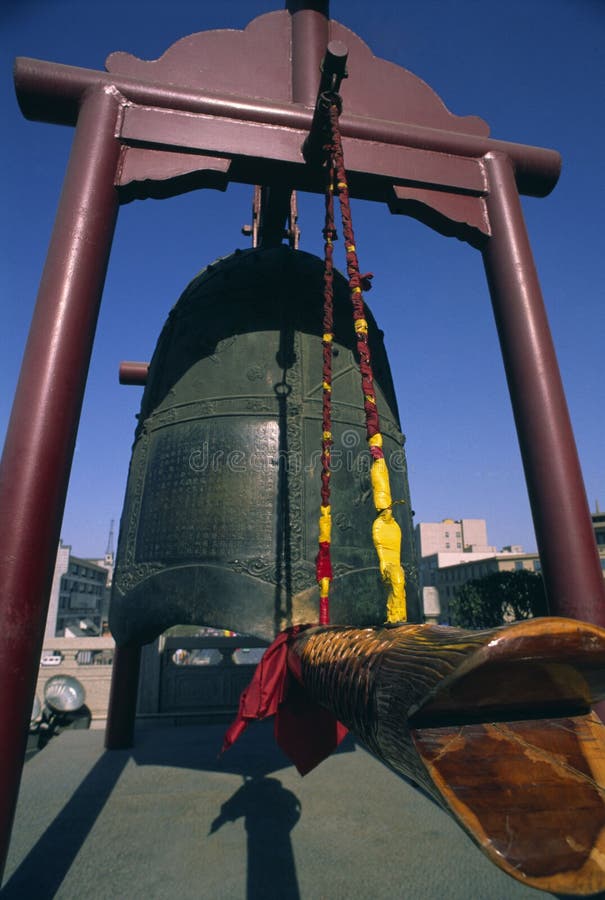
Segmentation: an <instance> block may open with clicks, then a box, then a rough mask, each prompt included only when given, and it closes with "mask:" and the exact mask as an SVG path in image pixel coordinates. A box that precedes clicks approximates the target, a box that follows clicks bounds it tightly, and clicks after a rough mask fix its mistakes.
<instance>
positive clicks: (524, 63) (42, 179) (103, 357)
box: [0, 0, 605, 556]
mask: <svg viewBox="0 0 605 900" xmlns="http://www.w3.org/2000/svg"><path fill="white" fill-rule="evenodd" d="M280 8H281V3H280V2H279V0H273V2H271V0H266V2H261V0H249V2H243V0H223V2H221V3H212V4H211V3H209V2H205V3H204V2H202V3H200V2H181V0H173V2H171V3H159V2H145V3H143V2H139V0H131V2H129V3H118V2H114V0H109V2H108V0H106V2H104V3H81V2H74V0H38V2H37V0H4V2H3V3H2V6H1V7H0V53H1V58H0V64H1V78H0V104H1V114H2V122H3V126H4V127H3V133H4V135H5V137H4V140H3V143H2V147H1V149H0V153H1V159H2V168H3V171H4V173H5V184H4V185H3V195H4V200H5V205H4V214H3V216H2V224H1V228H2V231H1V234H0V248H1V249H0V266H1V277H2V294H1V296H2V304H1V308H0V379H1V381H0V383H1V384H2V391H1V392H0V433H1V434H2V435H4V432H5V429H6V425H7V422H8V416H9V413H10V406H11V402H12V395H13V392H14V388H15V385H16V380H17V376H18V371H19V366H20V361H21V355H22V352H23V347H24V344H25V340H26V336H27V330H28V327H29V321H30V318H31V313H32V309H33V304H34V301H35V296H36V292H37V286H38V282H39V278H40V273H41V270H42V266H43V264H44V259H45V254H46V248H47V244H48V240H49V236H50V232H51V228H52V223H53V219H54V214H55V210H56V204H57V200H58V196H59V192H60V189H61V183H62V178H63V174H64V169H65V165H66V162H67V157H68V154H69V148H70V145H71V140H72V136H73V131H72V129H68V128H63V127H60V126H54V125H44V124H40V123H32V122H27V121H26V120H25V119H23V117H22V116H21V114H20V112H19V109H18V107H17V103H16V100H15V96H14V89H13V84H12V73H11V68H12V62H13V59H14V57H15V56H17V55H20V56H31V57H36V58H39V59H47V60H52V61H57V62H63V63H66V64H70V65H76V66H85V67H88V68H92V69H102V68H103V67H104V60H105V58H106V56H107V55H108V54H109V53H110V52H112V51H114V50H127V51H129V52H131V53H134V54H135V55H137V56H140V57H141V58H144V59H154V58H157V57H158V56H160V55H161V54H162V53H163V51H164V50H165V49H167V48H168V47H169V46H170V45H171V44H172V43H173V42H174V41H175V40H177V39H178V38H180V37H183V36H184V35H186V34H191V33H193V32H196V31H204V30H207V29H212V28H223V27H225V28H243V27H244V26H245V25H246V24H247V23H248V21H250V20H251V19H252V18H254V17H255V16H257V15H261V14H262V13H265V12H269V11H271V10H273V9H280ZM330 11H331V16H332V18H334V19H337V20H338V21H340V22H342V23H343V24H345V25H347V27H349V28H351V29H352V30H353V31H355V32H356V33H357V34H359V35H360V36H361V37H363V38H364V40H365V41H366V43H368V44H369V46H370V47H371V49H372V50H373V52H374V54H375V55H376V56H380V57H383V58H385V59H389V60H391V61H392V62H395V63H397V64H398V65H401V66H404V67H405V68H407V69H409V70H410V71H412V72H414V73H415V74H416V75H418V76H420V77H421V78H423V79H424V80H425V81H426V82H427V83H428V84H430V85H431V87H432V88H433V89H434V90H435V91H436V92H437V93H438V94H439V95H440V96H441V98H442V99H443V100H444V102H445V104H446V105H447V106H448V108H449V109H450V110H451V111H452V112H455V113H457V114H459V115H467V114H474V115H479V116H481V117H482V118H484V119H485V120H486V121H487V122H488V123H489V125H490V127H491V133H492V135H493V136H494V137H497V138H501V139H504V140H511V141H518V142H521V143H527V144H535V145H538V146H544V147H553V148H555V149H557V150H559V151H560V152H561V154H562V156H563V172H562V175H561V179H560V181H559V184H558V185H557V187H556V188H555V190H554V191H553V193H552V194H551V195H550V196H549V197H547V198H545V199H541V200H537V199H533V198H524V199H523V205H524V210H525V215H526V221H527V226H528V230H529V234H530V239H531V242H532V246H533V250H534V255H535V258H536V264H537V268H538V273H539V276H540V279H541V283H542V289H543V292H544V297H545V301H546V305H547V310H548V313H549V317H550V323H551V327H552V331H553V336H554V340H555V346H556V348H557V352H558V357H559V363H560V366H561V370H562V375H563V381H564V385H565V388H566V392H567V398H568V403H569V407H570V412H571V417H572V423H573V426H574V429H575V434H576V440H577V443H578V450H579V454H580V461H581V463H582V468H583V472H584V478H585V482H586V487H587V494H588V498H589V502H590V505H591V508H594V505H595V501H596V500H599V501H600V504H601V508H604V507H605V452H604V449H603V448H604V444H605V441H604V437H605V427H604V425H603V420H604V416H603V395H604V390H603V389H604V386H605V385H604V381H605V376H604V371H605V370H604V367H603V347H604V343H605V303H604V302H603V301H604V298H603V286H604V284H605V277H604V276H605V271H604V269H605V265H604V256H605V253H604V251H605V246H604V239H603V226H602V210H603V208H604V207H605V177H604V174H603V171H604V165H603V146H605V122H604V114H603V110H604V109H605V103H604V101H605V60H604V55H603V46H605V5H603V4H602V3H601V2H600V0H507V2H506V3H503V2H501V0H481V2H479V0H463V2H460V0H422V2H421V0H409V2H406V3H393V2H388V3H387V2H386V0H374V2H373V3H367V2H359V0H349V2H344V0H332V3H331V4H330ZM250 203H251V188H248V187H246V186H242V185H232V186H230V187H229V188H228V190H227V192H226V193H224V194H223V193H219V192H215V191H204V192H195V193H192V194H188V195H185V196H183V197H179V198H174V199H172V200H169V201H162V202H158V201H152V200H147V201H144V202H140V201H137V202H135V203H131V204H129V205H127V206H125V207H123V208H122V209H121V211H120V216H119V220H118V227H117V231H116V236H115V241H114V248H113V252H112V258H111V261H110V266H109V271H108V276H107V282H106V287H105V293H104V299H103V305H102V308H101V315H100V319H99V326H98V331H97V340H96V345H95V350H94V355H93V359H92V364H91V370H90V377H89V383H88V387H87V391H86V396H85V400H84V408H83V413H82V419H81V425H80V432H79V436H78V442H77V448H76V455H75V459H74V465H73V469H72V479H71V484H70V490H69V495H68V500H67V506H66V511H65V518H64V522H63V528H62V536H63V539H64V541H66V542H67V543H70V544H71V545H72V546H73V550H74V552H75V553H77V554H79V555H82V556H89V555H90V556H95V555H99V554H102V553H103V552H104V550H105V545H106V542H107V534H108V528H109V522H110V520H111V519H116V528H117V520H118V519H119V516H120V512H121V508H122V501H123V494H124V488H125V483H126V474H127V468H128V462H129V458H130V447H131V443H132V437H133V431H134V425H135V419H134V416H135V413H136V412H137V411H138V408H139V404H140V398H141V389H140V388H136V387H120V386H119V384H118V379H117V371H118V365H119V362H120V361H121V360H123V359H140V360H148V359H149V358H150V357H151V354H152V353H153V349H154V346H155V342H156V340H157V337H158V335H159V332H160V330H161V327H162V324H163V322H164V320H165V318H166V316H167V314H168V312H169V310H170V308H171V307H172V306H173V304H174V303H175V301H176V300H177V298H178V297H179V295H180V293H181V292H182V290H183V288H184V287H185V285H186V284H187V283H188V282H189V280H190V279H191V278H192V277H193V276H194V275H195V274H196V273H197V272H198V271H199V270H200V269H201V268H203V267H204V266H205V265H206V264H207V263H209V262H211V261H212V260H213V259H215V258H216V257H219V256H223V255H225V254H227V253H230V252H231V251H232V250H234V249H235V248H236V247H246V246H248V245H249V244H248V240H247V239H246V238H244V237H242V236H241V234H240V228H241V225H242V224H244V223H246V222H248V221H249V220H250ZM299 204H300V225H301V228H302V244H301V246H302V248H303V249H305V250H308V251H309V252H319V251H320V246H321V244H320V230H321V219H322V201H321V198H320V197H313V196H302V197H300V198H299ZM353 214H354V220H355V227H356V232H357V245H358V249H359V253H360V264H361V268H362V270H364V271H372V272H374V274H375V277H374V288H373V290H372V293H371V294H370V295H369V297H368V301H369V304H370V306H371V307H372V310H373V312H374V314H375V316H376V317H377V319H378V321H379V324H380V326H381V328H382V329H383V330H384V331H385V334H386V341H387V349H388V352H389V355H390V360H391V366H392V369H393V375H394V380H395V386H396V389H397V394H398V400H399V407H400V412H401V418H402V424H403V430H404V432H405V433H406V435H407V455H408V463H409V470H410V488H411V494H412V502H413V506H414V509H415V510H416V521H417V522H418V521H437V520H440V519H442V518H445V517H455V518H459V517H479V518H486V519H487V521H488V532H489V538H490V541H491V542H492V543H494V544H496V545H497V546H498V547H500V546H502V545H504V544H510V543H520V544H523V545H524V546H525V548H526V549H533V548H535V538H534V534H533V527H532V523H531V515H530V510H529V504H528V501H527V494H526V488H525V483H524V478H523V472H522V468H521V462H520V456H519V451H518V447H517V441H516V435H515V431H514V425H513V420H512V414H511V410H510V402H509V399H508V393H507V388H506V383H505V378H504V372H503V366H502V361H501V356H500V351H499V347H498V342H497V338H496V332H495V326H494V323H493V316H492V312H491V306H490V301H489V294H488V290H487V286H486V283H485V276H484V271H483V266H482V262H481V258H480V255H479V254H478V253H477V251H475V250H473V249H472V248H470V247H468V246H467V245H466V244H463V243H460V242H458V241H456V240H454V239H448V238H444V237H441V236H440V235H437V234H434V233H433V232H431V231H429V229H427V228H426V227H425V226H422V225H420V224H418V223H417V222H415V221H413V220H411V219H407V218H404V217H400V216H397V217H395V216H391V215H390V213H389V212H388V210H387V209H386V207H382V206H380V205H378V204H369V203H361V202H357V203H355V204H354V207H353ZM338 265H339V266H340V267H343V265H344V261H343V260H342V259H339V260H338ZM400 273H402V274H400ZM544 464H545V465H548V460H545V461H544ZM116 536H117V534H116Z"/></svg>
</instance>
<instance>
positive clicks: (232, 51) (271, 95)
mask: <svg viewBox="0 0 605 900" xmlns="http://www.w3.org/2000/svg"><path fill="white" fill-rule="evenodd" d="M325 25H326V34H325V41H326V44H327V43H328V41H334V40H338V41H342V42H343V43H344V44H345V45H346V47H347V49H348V51H349V57H348V60H349V64H348V70H349V77H348V78H347V80H346V81H344V82H343V84H342V88H341V93H342V97H343V102H344V108H345V110H346V112H347V114H350V115H356V116H364V117H366V116H367V117H371V118H374V119H384V120H386V121H389V122H398V123H401V124H414V125H422V126H425V127H427V128H438V129H440V130H444V131H455V132H460V133H461V134H472V135H478V136H481V137H488V136H489V126H488V125H487V123H486V122H484V121H483V119H480V118H479V117H478V116H456V115H454V114H453V113H451V112H449V110H448V109H447V108H446V106H445V104H444V103H443V101H442V100H441V98H440V97H439V96H438V95H437V94H436V93H435V91H434V90H433V89H432V88H431V87H429V86H428V84H426V83H425V82H424V81H422V79H420V78H418V77H417V76H416V75H413V74H412V73H411V72H408V70H407V69H404V68H402V67H401V66H397V65H395V64H394V63H391V62H388V61H387V60H384V59H379V58H378V57H376V56H374V55H373V53H372V51H371V50H370V48H369V47H368V45H367V44H366V43H365V42H364V41H363V40H362V39H361V38H360V37H359V36H358V35H356V34H355V33H354V32H353V31H351V30H350V29H348V28H346V27H345V26H344V25H341V24H340V23H339V22H336V21H334V20H333V19H331V20H326V23H325ZM105 66H106V68H107V71H108V72H111V73H113V74H117V75H126V76H129V77H132V78H137V79H143V80H145V81H155V82H158V83H164V84H172V85H175V86H178V87H180V88H197V89H199V90H203V91H211V92H217V93H228V94H234V95H238V96H248V97H254V98H257V99H264V100H270V101H283V102H285V103H291V102H296V98H295V96H294V92H293V85H292V82H293V78H292V29H291V15H290V13H289V12H288V11H287V10H279V11H276V12H270V13H266V14H265V15H262V16H259V17H258V18H257V19H253V21H252V22H250V23H249V24H248V25H247V27H246V28H245V29H244V30H243V31H236V30H233V29H221V30H218V31H202V32H198V33H197V34H191V35H188V36H187V37H184V38H181V39H180V40H178V41H176V42H175V43H174V44H172V45H171V46H170V47H169V48H168V49H167V50H166V51H165V53H163V55H162V56H161V57H160V58H159V59H156V60H150V61H147V60H142V59H139V58H138V57H136V56H133V55H132V54H130V53H122V52H116V53H111V54H110V55H109V56H108V57H107V60H106V63H105ZM317 81H318V82H319V71H317ZM309 99H310V103H309V105H311V106H312V105H314V103H315V97H314V96H313V97H312V98H309Z"/></svg>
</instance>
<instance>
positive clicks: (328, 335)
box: [323, 334, 333, 344]
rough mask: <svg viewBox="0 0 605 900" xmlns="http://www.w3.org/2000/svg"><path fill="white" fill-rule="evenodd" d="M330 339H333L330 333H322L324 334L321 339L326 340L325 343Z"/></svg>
mask: <svg viewBox="0 0 605 900" xmlns="http://www.w3.org/2000/svg"><path fill="white" fill-rule="evenodd" d="M332 339H333V335H331V334H324V336H323V340H324V341H325V342H326V344H329V343H330V341H331V340H332Z"/></svg>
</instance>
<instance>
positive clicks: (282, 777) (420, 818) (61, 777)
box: [2, 722, 553, 900]
mask: <svg viewBox="0 0 605 900" xmlns="http://www.w3.org/2000/svg"><path fill="white" fill-rule="evenodd" d="M224 729H225V726H224V725H216V724H213V725H183V726H179V727H166V726H158V725H157V724H156V725H153V726H146V727H144V726H138V727H137V733H136V745H135V747H134V748H133V749H132V751H113V752H111V753H106V752H104V750H103V733H102V732H101V731H66V732H64V733H63V734H61V735H60V736H59V737H57V738H55V739H53V740H52V741H51V742H50V744H49V745H48V746H47V747H46V748H45V749H44V750H43V751H42V752H40V753H38V754H37V755H36V756H34V757H33V758H32V759H31V760H30V761H29V762H28V763H27V764H26V766H25V770H24V775H23V782H22V788H21V794H20V799H19V806H18V809H17V815H16V821H15V827H14V831H13V841H12V846H11V851H10V855H9V861H8V866H7V871H6V875H5V887H4V890H3V891H2V900H9V898H15V900H16V898H19V900H28V898H37V900H45V898H51V897H57V898H63V900H73V898H87V900H105V898H107V900H109V898H111V900H115V898H118V900H121V898H129V900H136V898H141V900H142V898H146V900H147V898H151V900H153V898H170V900H172V898H179V900H181V898H182V900H189V898H196V900H198V898H204V900H205V898H208V900H273V898H275V900H298V898H300V900H341V898H342V900H345V898H346V900H357V898H359V900H387V898H388V900H394V898H409V900H445V898H447V900H532V898H533V900H539V898H547V897H552V896H553V895H551V894H544V893H542V892H539V891H535V890H533V889H531V888H527V887H524V886H523V885H522V884H520V883H518V882H516V881H514V880H513V879H511V878H509V877H508V876H507V875H504V874H503V873H502V872H500V871H499V870H498V869H497V868H496V867H495V866H493V865H492V864H491V863H490V862H488V860H487V859H486V858H485V857H484V856H483V855H482V853H481V852H480V851H479V850H478V849H477V848H476V847H475V846H474V845H473V843H472V842H471V841H470V839H469V838H468V837H466V835H465V834H464V833H463V832H462V830H461V829H460V828H458V826H457V825H456V824H455V823H454V822H453V820H452V819H450V817H449V816H448V815H447V814H446V813H444V812H443V811H442V810H441V809H440V808H439V807H437V806H436V805H435V804H434V803H433V802H432V801H430V800H429V799H427V798H426V797H425V796H424V795H423V794H422V793H420V792H419V791H418V790H416V789H415V788H413V787H411V786H410V785H409V784H407V783H406V782H405V781H404V780H403V779H401V778H399V777H398V776H396V775H394V774H393V773H392V772H390V771H389V770H388V769H387V768H386V767H385V766H384V765H382V764H381V763H379V762H377V761H376V760H375V759H374V758H373V757H372V756H370V755H369V754H368V753H367V752H366V751H365V750H364V749H363V748H362V747H361V746H359V745H358V744H356V743H355V742H354V741H353V740H352V739H351V738H350V737H349V738H347V739H346V740H345V742H343V744H342V745H341V748H339V750H338V752H336V753H335V754H334V755H333V756H332V757H330V758H329V759H328V760H326V761H325V762H323V763H322V764H321V765H320V766H319V767H318V768H317V769H315V770H314V771H313V772H311V773H310V774H309V775H307V776H306V777H305V778H301V777H300V776H299V775H298V773H297V772H296V770H295V769H294V768H293V767H292V766H291V765H290V764H289V762H288V760H287V759H286V758H285V757H284V756H283V755H282V753H281V752H280V751H279V750H278V749H277V747H276V746H275V744H274V741H273V732H272V725H271V723H270V722H266V723H261V724H256V725H253V726H251V727H250V728H249V729H248V731H247V732H246V733H245V734H244V735H243V737H242V738H241V739H240V741H239V742H238V743H237V744H236V745H235V746H234V747H233V748H232V749H231V750H230V751H229V752H228V753H227V754H225V756H224V757H222V759H220V760H218V759H217V753H218V750H219V748H220V745H221V741H222V735H223V733H224Z"/></svg>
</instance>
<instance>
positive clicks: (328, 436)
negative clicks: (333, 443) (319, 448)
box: [322, 431, 332, 441]
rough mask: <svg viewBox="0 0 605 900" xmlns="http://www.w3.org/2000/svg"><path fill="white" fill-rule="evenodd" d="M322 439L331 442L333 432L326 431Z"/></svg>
mask: <svg viewBox="0 0 605 900" xmlns="http://www.w3.org/2000/svg"><path fill="white" fill-rule="evenodd" d="M322 437H323V439H324V441H329V440H331V439H332V432H331V431H324V432H322Z"/></svg>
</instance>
